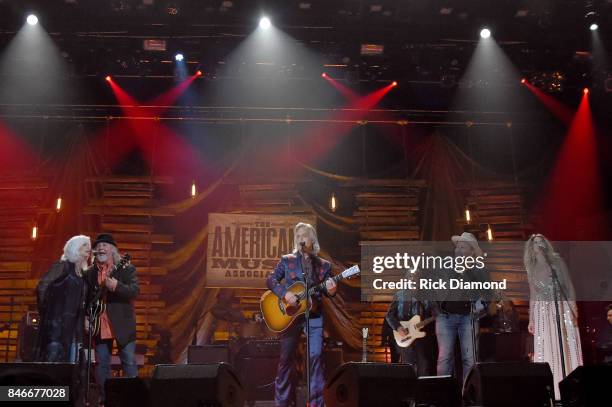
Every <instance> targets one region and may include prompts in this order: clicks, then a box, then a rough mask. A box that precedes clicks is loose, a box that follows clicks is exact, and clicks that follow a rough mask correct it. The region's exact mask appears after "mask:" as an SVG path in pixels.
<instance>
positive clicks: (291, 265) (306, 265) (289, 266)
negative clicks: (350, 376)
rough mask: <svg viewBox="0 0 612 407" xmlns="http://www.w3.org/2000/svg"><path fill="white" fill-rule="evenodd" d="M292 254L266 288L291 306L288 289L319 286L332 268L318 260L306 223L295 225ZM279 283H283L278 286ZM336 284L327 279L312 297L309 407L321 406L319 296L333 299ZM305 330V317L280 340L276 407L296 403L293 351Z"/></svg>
mask: <svg viewBox="0 0 612 407" xmlns="http://www.w3.org/2000/svg"><path fill="white" fill-rule="evenodd" d="M293 235H294V250H293V253H291V254H286V255H284V256H283V257H282V258H281V260H280V261H279V262H278V264H277V265H276V268H275V269H274V272H273V273H272V274H271V275H270V276H269V277H268V280H267V285H268V288H269V289H270V290H272V291H273V292H274V294H276V295H277V296H278V297H279V298H284V299H285V301H286V302H287V303H289V304H290V305H293V304H295V303H296V302H297V300H298V298H297V296H296V295H295V294H294V293H292V292H290V291H287V287H289V286H291V285H292V284H293V283H295V282H297V281H305V279H306V278H308V285H309V286H312V285H316V284H319V283H321V282H323V281H325V280H326V279H328V278H329V277H331V264H330V263H329V262H328V261H326V260H323V259H322V258H320V257H319V256H318V253H319V249H320V247H319V242H318V240H317V234H316V231H315V229H314V227H313V226H312V225H310V224H307V223H298V224H297V225H295V228H294V234H293ZM281 282H282V283H281ZM336 289H337V287H336V284H335V282H334V281H333V280H331V279H328V280H327V281H326V283H325V285H324V289H323V290H322V292H316V293H315V294H314V295H313V296H312V303H313V307H312V311H311V312H310V323H309V327H310V335H309V343H310V358H309V359H310V404H309V405H310V406H323V405H324V401H323V387H324V385H325V379H324V377H323V360H322V357H321V356H322V352H323V318H322V316H321V306H320V305H321V294H325V295H327V296H334V295H335V294H336ZM302 329H304V317H299V318H298V319H297V320H296V321H295V322H294V323H293V325H292V326H290V327H289V328H288V329H287V330H286V331H284V332H283V334H282V336H281V354H280V360H279V363H278V372H277V375H276V380H275V387H274V399H275V403H276V406H278V407H287V406H289V405H290V404H291V402H292V401H293V400H295V382H294V379H295V360H294V358H295V349H296V347H297V345H298V341H299V339H300V332H301V331H302Z"/></svg>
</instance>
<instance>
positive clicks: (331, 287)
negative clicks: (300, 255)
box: [325, 278, 338, 295]
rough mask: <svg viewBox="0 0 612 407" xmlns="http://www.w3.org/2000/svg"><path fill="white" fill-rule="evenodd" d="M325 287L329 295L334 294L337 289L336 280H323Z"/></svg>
mask: <svg viewBox="0 0 612 407" xmlns="http://www.w3.org/2000/svg"><path fill="white" fill-rule="evenodd" d="M325 288H326V289H327V293H328V294H329V295H334V294H336V290H337V289H338V285H337V284H336V282H335V281H334V280H333V279H331V278H330V279H328V280H327V281H326V282H325Z"/></svg>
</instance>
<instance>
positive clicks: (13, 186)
mask: <svg viewBox="0 0 612 407" xmlns="http://www.w3.org/2000/svg"><path fill="white" fill-rule="evenodd" d="M47 188H49V184H48V183H47V182H43V181H29V180H27V179H26V180H23V181H8V182H4V181H3V180H0V190H19V191H32V190H35V189H47Z"/></svg>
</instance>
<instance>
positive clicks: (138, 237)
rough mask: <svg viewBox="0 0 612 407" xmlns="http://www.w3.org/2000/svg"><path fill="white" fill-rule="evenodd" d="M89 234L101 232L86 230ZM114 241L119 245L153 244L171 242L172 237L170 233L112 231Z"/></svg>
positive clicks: (93, 234)
mask: <svg viewBox="0 0 612 407" xmlns="http://www.w3.org/2000/svg"><path fill="white" fill-rule="evenodd" d="M87 233H88V234H89V236H97V235H98V234H100V233H101V232H99V231H98V232H87ZM113 237H114V238H115V241H116V242H117V244H119V245H120V246H123V244H124V243H153V244H173V243H174V237H173V236H172V235H162V234H142V233H138V234H135V233H113Z"/></svg>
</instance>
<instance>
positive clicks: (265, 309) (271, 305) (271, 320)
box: [259, 265, 361, 332]
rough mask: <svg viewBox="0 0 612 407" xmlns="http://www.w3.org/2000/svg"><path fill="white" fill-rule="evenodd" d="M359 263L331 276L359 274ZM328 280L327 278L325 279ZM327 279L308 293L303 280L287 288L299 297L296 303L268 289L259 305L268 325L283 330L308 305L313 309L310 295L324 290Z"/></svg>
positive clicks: (336, 278) (342, 277)
mask: <svg viewBox="0 0 612 407" xmlns="http://www.w3.org/2000/svg"><path fill="white" fill-rule="evenodd" d="M360 272H361V271H360V270H359V266H358V265H354V266H353V267H351V268H349V269H346V270H344V271H343V272H342V273H341V274H338V275H337V276H334V277H331V279H332V280H334V281H335V282H338V281H340V280H342V279H344V278H349V277H352V276H354V275H355V274H359V273H360ZM328 280H329V279H328ZM325 281H327V280H325ZM325 281H323V282H322V283H320V284H318V285H315V286H313V287H310V288H309V289H308V293H306V284H304V283H303V282H301V281H296V282H295V283H293V284H291V285H290V286H289V287H288V288H287V292H292V293H293V294H295V295H296V296H297V297H298V301H297V303H296V304H295V305H289V303H288V302H287V301H285V299H284V298H278V297H277V296H276V294H274V293H273V292H272V291H270V290H268V291H266V292H265V293H263V295H262V296H261V299H260V301H259V305H260V307H261V313H262V315H263V319H264V321H265V322H266V325H267V326H268V328H269V329H270V330H271V331H274V332H283V331H284V330H286V329H287V328H289V326H290V325H291V323H293V321H294V320H295V319H296V318H297V317H298V316H300V315H302V314H303V313H305V312H306V307H307V306H308V307H309V309H312V301H310V296H311V295H312V294H313V293H314V292H315V291H317V290H323V288H324V287H325Z"/></svg>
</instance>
